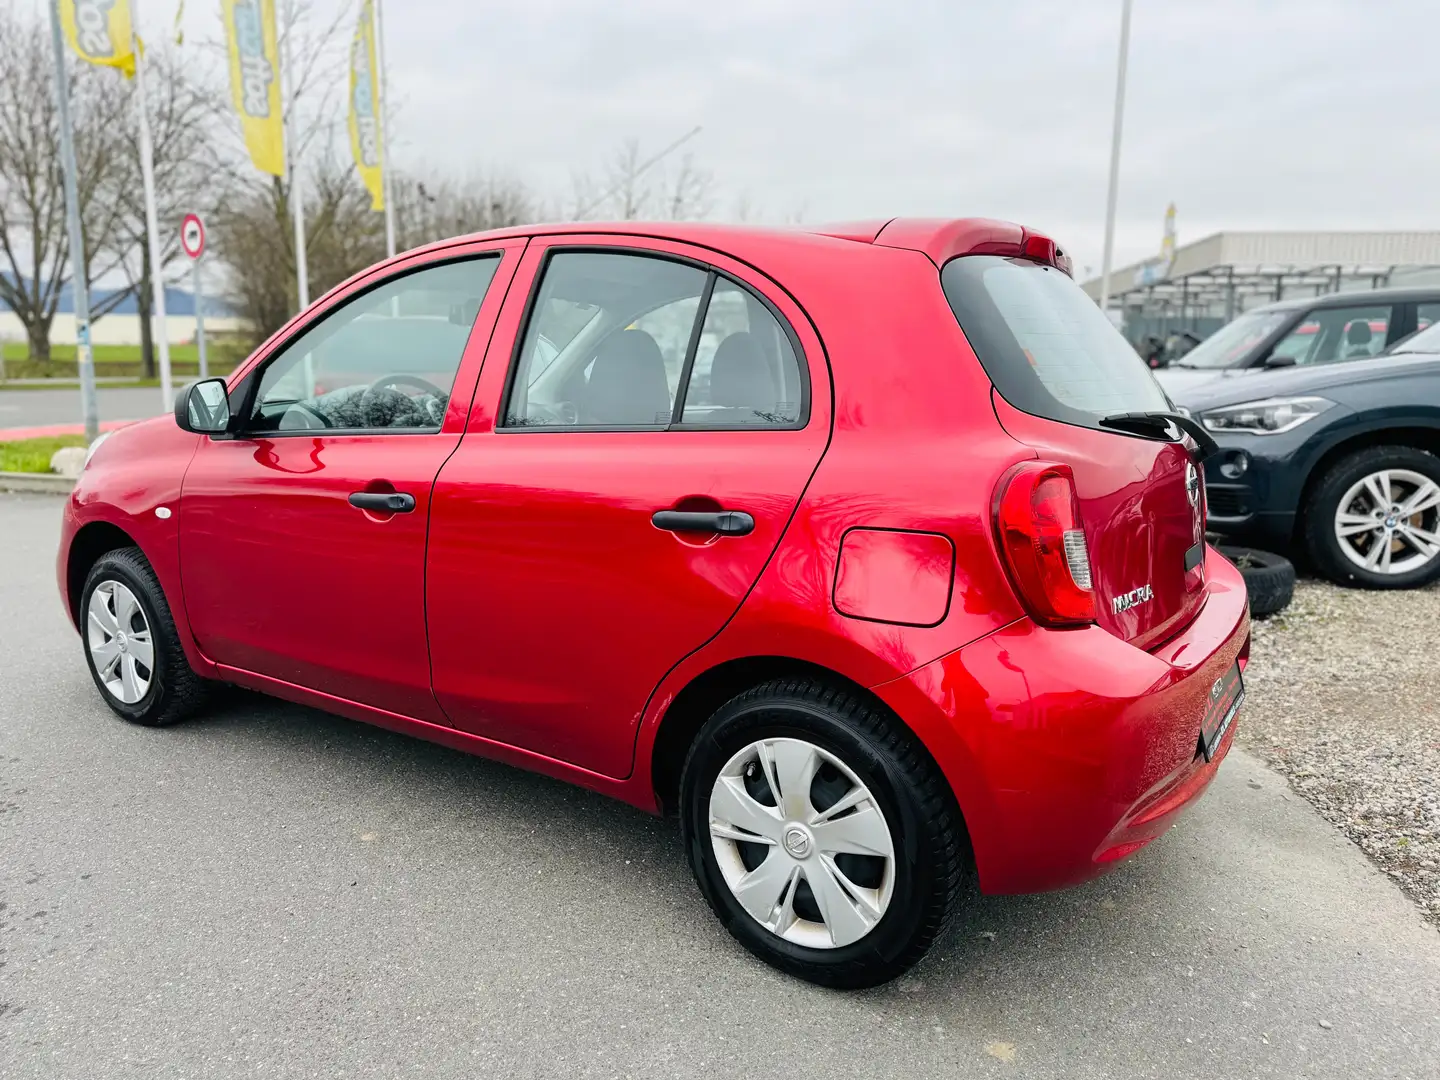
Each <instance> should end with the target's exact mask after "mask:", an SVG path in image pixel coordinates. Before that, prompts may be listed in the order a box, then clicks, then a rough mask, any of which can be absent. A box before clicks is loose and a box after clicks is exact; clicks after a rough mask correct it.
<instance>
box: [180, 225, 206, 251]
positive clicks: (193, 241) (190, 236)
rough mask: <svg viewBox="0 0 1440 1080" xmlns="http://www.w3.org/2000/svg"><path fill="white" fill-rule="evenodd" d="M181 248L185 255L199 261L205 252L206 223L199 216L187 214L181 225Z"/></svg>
mask: <svg viewBox="0 0 1440 1080" xmlns="http://www.w3.org/2000/svg"><path fill="white" fill-rule="evenodd" d="M180 246H181V247H182V248H184V249H185V254H186V255H189V256H190V258H192V259H198V258H199V257H200V255H201V253H202V252H204V250H205V223H204V222H203V221H201V220H200V215H199V214H186V215H185V220H184V221H182V222H181V223H180Z"/></svg>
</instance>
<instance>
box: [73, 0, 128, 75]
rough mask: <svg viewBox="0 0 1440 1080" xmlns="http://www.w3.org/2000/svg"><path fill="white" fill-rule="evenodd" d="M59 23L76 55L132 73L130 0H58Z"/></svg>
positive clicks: (104, 65) (103, 65)
mask: <svg viewBox="0 0 1440 1080" xmlns="http://www.w3.org/2000/svg"><path fill="white" fill-rule="evenodd" d="M60 26H61V28H62V29H63V30H64V31H65V40H66V41H68V42H69V43H70V47H71V48H72V49H74V50H75V52H76V53H77V54H78V55H79V57H80V59H82V60H88V61H89V62H90V63H92V64H100V65H101V66H102V67H113V68H119V69H120V70H121V71H123V72H124V73H125V77H126V78H127V79H129V78H133V77H134V75H135V45H134V41H135V38H134V34H133V32H132V30H131V27H130V0H60Z"/></svg>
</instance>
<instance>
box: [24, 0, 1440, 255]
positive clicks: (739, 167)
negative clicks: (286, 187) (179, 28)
mask: <svg viewBox="0 0 1440 1080" xmlns="http://www.w3.org/2000/svg"><path fill="white" fill-rule="evenodd" d="M32 2H33V0H32ZM315 5H316V7H317V9H319V10H321V11H324V10H334V9H335V8H336V7H337V6H339V0H315ZM139 6H140V7H141V9H142V26H144V27H146V28H147V29H150V31H151V32H159V28H160V27H162V26H168V24H169V22H170V20H171V19H172V18H173V16H174V10H175V6H174V0H140V4H139ZM214 6H215V5H213V4H212V3H206V2H205V0H191V3H190V5H189V7H190V9H191V10H190V11H188V12H187V15H186V22H187V32H188V33H190V34H191V35H192V36H201V35H207V34H208V35H210V36H215V35H216V33H217V31H218V18H216V16H215V14H214V12H213V10H212V9H213V7H214ZM352 6H353V5H352ZM197 9H198V10H197ZM384 10H385V31H386V38H387V47H388V58H387V59H388V67H389V76H390V86H391V88H392V89H391V93H392V108H394V109H395V113H396V115H395V119H394V124H393V129H394V146H393V150H392V153H393V157H394V159H395V160H396V162H397V164H399V165H405V164H412V165H418V164H425V165H429V166H435V167H440V168H444V169H447V170H453V171H455V172H459V173H467V172H498V173H502V174H508V175H511V176H514V177H515V178H517V179H520V180H522V181H524V182H526V183H528V184H530V185H531V186H533V187H535V188H537V189H538V190H539V191H540V192H541V194H542V195H543V196H546V197H548V198H549V199H551V200H552V201H554V202H558V201H559V200H561V199H563V198H565V197H566V196H568V195H569V193H570V188H571V177H572V175H573V174H574V173H575V172H577V171H587V170H588V171H592V172H598V171H600V169H601V168H602V167H603V163H604V159H605V157H606V155H607V154H608V153H609V152H611V151H612V150H613V149H614V148H615V147H616V146H617V145H619V144H620V143H621V142H622V141H623V140H625V139H627V138H632V137H633V138H636V139H639V140H640V142H641V145H642V149H644V150H646V151H653V150H658V149H660V148H661V147H663V146H664V145H665V144H666V143H667V142H669V141H671V140H672V139H674V138H676V137H678V136H679V135H682V134H684V132H685V131H686V130H688V129H689V128H691V127H693V126H695V125H697V124H699V125H703V129H704V130H703V131H702V133H701V134H700V135H699V136H697V137H696V138H695V139H694V140H693V142H692V143H691V144H690V145H691V147H692V148H693V151H694V154H695V157H696V159H697V162H698V163H699V164H701V165H703V166H704V167H706V168H708V169H709V170H710V171H711V172H713V174H714V177H715V199H716V209H715V212H714V215H713V216H715V217H717V218H729V217H733V216H734V215H735V213H736V208H737V206H738V205H739V203H740V200H742V199H745V200H747V201H748V202H749V203H750V204H751V205H752V206H753V207H755V208H756V209H758V210H759V211H760V212H761V214H762V215H763V216H764V217H766V218H768V219H772V220H782V219H784V218H786V217H793V216H795V215H797V214H800V215H803V219H804V220H805V221H807V222H815V221H826V220H839V219H855V218H867V217H891V216H896V215H920V214H923V215H943V216H951V217H958V216H971V215H985V216H993V217H1002V218H1009V219H1013V220H1018V221H1021V222H1024V223H1027V224H1030V225H1033V226H1035V227H1038V228H1040V229H1043V230H1046V231H1048V232H1050V233H1052V234H1053V235H1054V236H1055V237H1056V238H1057V239H1058V240H1059V241H1060V242H1061V243H1062V245H1068V246H1069V247H1070V249H1071V250H1072V252H1074V253H1075V255H1076V264H1077V269H1082V268H1084V267H1086V266H1090V267H1095V268H1096V269H1098V266H1099V261H1100V248H1101V237H1102V232H1103V219H1104V204H1105V182H1106V169H1107V164H1108V156H1109V141H1110V125H1111V111H1112V108H1113V100H1114V92H1115V61H1116V51H1117V47H1118V37H1119V23H1120V0H986V2H979V0H949V2H929V0H886V2H884V3H874V2H870V3H860V2H857V0H722V2H719V3H707V2H703V0H702V2H697V0H685V2H676V0H608V2H602V0H479V2H476V0H385V9H384ZM1437 27H1440V5H1437V3H1436V2H1435V0H1135V14H1134V22H1133V26H1132V32H1131V48H1130V72H1129V92H1128V103H1127V109H1126V116H1125V135H1124V147H1123V155H1122V161H1121V183H1120V203H1119V227H1118V232H1117V242H1116V243H1117V251H1116V258H1117V263H1118V264H1124V263H1126V262H1130V261H1133V260H1135V259H1138V258H1143V257H1146V256H1148V255H1150V254H1151V253H1152V252H1154V251H1155V250H1157V249H1158V246H1159V243H1160V235H1161V227H1162V218H1163V215H1164V211H1165V206H1166V203H1167V202H1169V201H1172V200H1173V201H1174V202H1175V203H1176V204H1177V206H1178V226H1179V239H1180V243H1181V244H1184V243H1186V242H1187V241H1190V240H1194V239H1198V238H1199V237H1201V236H1203V235H1206V234H1209V233H1211V232H1214V231H1216V230H1219V229H1224V228H1291V229H1309V228H1317V229H1318V228H1357V229H1360V228H1417V229H1418V228H1440V196H1437V192H1440V133H1437V130H1436V123H1435V120H1436V116H1437V109H1440V64H1437V63H1436V43H1435V32H1436V29H1437Z"/></svg>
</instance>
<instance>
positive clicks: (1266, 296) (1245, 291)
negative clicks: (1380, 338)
mask: <svg viewBox="0 0 1440 1080" xmlns="http://www.w3.org/2000/svg"><path fill="white" fill-rule="evenodd" d="M1431 274H1433V275H1435V277H1436V279H1440V232H1222V233H1215V234H1214V235H1212V236H1207V237H1205V238H1204V239H1203V240H1197V241H1195V242H1194V243H1193V244H1187V245H1185V246H1184V247H1181V248H1178V249H1176V250H1175V253H1174V257H1173V259H1172V260H1171V261H1170V262H1169V264H1168V265H1166V264H1165V263H1164V262H1162V261H1161V260H1160V259H1150V260H1147V261H1145V262H1140V263H1134V264H1132V265H1130V266H1126V267H1122V268H1121V269H1118V270H1116V271H1115V272H1113V273H1112V274H1111V275H1110V289H1109V293H1110V306H1111V307H1112V308H1115V307H1118V308H1120V310H1121V311H1122V312H1123V314H1124V315H1125V318H1126V322H1127V323H1142V322H1153V321H1154V320H1156V319H1157V318H1158V319H1162V320H1164V321H1166V322H1170V321H1172V320H1174V321H1177V322H1178V323H1179V324H1182V325H1187V326H1199V325H1202V324H1210V325H1209V327H1208V328H1213V324H1215V323H1216V320H1219V321H1228V320H1230V319H1232V318H1234V316H1235V315H1237V314H1238V313H1240V312H1241V311H1244V310H1246V309H1247V308H1251V307H1255V306H1257V305H1258V304H1263V303H1270V302H1271V301H1274V300H1284V299H1287V298H1289V297H1300V296H1318V295H1321V294H1324V293H1332V292H1350V291H1360V290H1365V289H1377V288H1382V287H1384V286H1386V285H1399V284H1402V283H1404V282H1405V281H1406V279H1414V278H1416V277H1425V276H1430V275H1431ZM1417 283H1418V282H1417ZM1084 289H1085V291H1086V293H1088V294H1089V295H1090V296H1091V297H1092V298H1093V299H1094V300H1096V301H1097V302H1098V301H1099V299H1100V295H1101V280H1100V279H1099V278H1095V279H1094V280H1092V281H1088V282H1086V283H1085V285H1084Z"/></svg>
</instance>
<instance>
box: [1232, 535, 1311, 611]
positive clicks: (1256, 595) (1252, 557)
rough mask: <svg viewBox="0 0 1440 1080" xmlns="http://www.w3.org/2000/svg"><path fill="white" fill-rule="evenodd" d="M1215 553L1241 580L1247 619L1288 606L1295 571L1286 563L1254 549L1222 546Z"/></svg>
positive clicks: (1283, 558) (1287, 561)
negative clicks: (1238, 572) (1250, 616)
mask: <svg viewBox="0 0 1440 1080" xmlns="http://www.w3.org/2000/svg"><path fill="white" fill-rule="evenodd" d="M1219 550H1220V554H1221V555H1224V556H1225V558H1227V559H1229V560H1230V561H1231V562H1232V563H1234V564H1235V567H1236V569H1237V570H1239V571H1240V576H1241V577H1242V578H1244V579H1245V591H1246V593H1247V594H1248V595H1249V597H1250V614H1251V615H1274V614H1275V613H1276V612H1277V611H1284V610H1285V609H1286V608H1287V607H1289V606H1290V601H1291V600H1292V599H1294V597H1295V567H1294V566H1293V565H1291V563H1290V560H1289V559H1287V558H1285V557H1284V556H1283V555H1276V554H1275V553H1274V552H1271V551H1257V550H1256V549H1255V548H1246V547H1229V546H1227V545H1222V546H1221V547H1220V549H1219Z"/></svg>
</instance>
